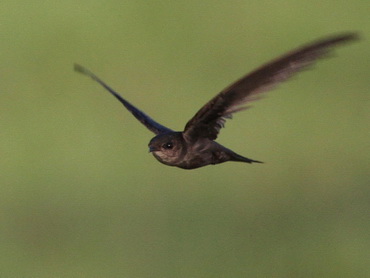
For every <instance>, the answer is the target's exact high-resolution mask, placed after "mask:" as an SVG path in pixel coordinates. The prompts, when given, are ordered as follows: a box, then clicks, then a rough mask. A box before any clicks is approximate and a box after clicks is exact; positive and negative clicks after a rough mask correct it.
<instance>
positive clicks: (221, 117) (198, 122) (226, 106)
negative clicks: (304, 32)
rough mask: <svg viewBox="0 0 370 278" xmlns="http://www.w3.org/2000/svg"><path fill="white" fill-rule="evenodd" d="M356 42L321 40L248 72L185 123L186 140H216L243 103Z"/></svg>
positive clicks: (346, 36) (347, 38) (352, 35)
mask: <svg viewBox="0 0 370 278" xmlns="http://www.w3.org/2000/svg"><path fill="white" fill-rule="evenodd" d="M355 39H357V35H356V34H355V33H347V34H342V35H338V36H333V37H328V38H323V39H321V40H318V41H316V42H313V43H311V44H308V45H305V46H303V47H300V48H298V49H296V50H294V51H291V52H289V53H287V54H285V55H284V56H282V57H279V58H277V59H275V60H273V61H272V62H270V63H267V64H265V65H263V66H262V67H260V68H258V69H257V70H255V71H253V72H251V73H249V74H248V75H246V76H244V77H243V78H241V79H240V80H238V81H236V82H235V83H233V84H232V85H230V86H229V87H227V88H226V89H224V90H223V91H222V92H220V93H219V94H218V95H216V96H215V97H214V98H213V99H211V100H210V101H209V102H208V103H206V104H205V105H204V106H203V107H202V108H201V109H200V110H199V111H198V112H197V113H196V114H195V115H194V116H193V118H191V119H190V120H189V121H188V123H187V124H186V126H185V129H184V135H185V138H186V139H187V140H190V141H192V140H196V139H197V138H199V137H203V138H209V139H211V140H214V139H216V138H217V135H218V133H219V131H220V129H221V128H222V127H223V126H224V123H225V121H226V119H227V118H231V115H232V113H234V112H238V111H240V110H243V109H245V108H246V107H245V104H247V103H248V102H250V101H253V100H256V99H258V97H259V95H260V93H263V92H266V91H268V90H271V89H272V88H274V87H275V86H276V85H277V84H278V83H280V82H283V81H285V80H287V79H288V78H289V77H291V76H292V75H294V74H295V73H297V72H298V71H300V70H303V69H305V68H307V67H308V66H310V65H312V64H313V63H314V62H315V61H316V60H317V59H319V58H322V57H324V56H326V55H327V54H328V53H329V52H330V50H331V49H332V48H333V47H334V46H336V45H339V44H342V43H345V42H349V41H352V40H355Z"/></svg>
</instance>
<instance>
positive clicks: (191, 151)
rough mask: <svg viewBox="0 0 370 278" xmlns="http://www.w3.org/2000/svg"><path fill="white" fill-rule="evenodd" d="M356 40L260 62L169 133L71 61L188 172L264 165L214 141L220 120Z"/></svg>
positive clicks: (318, 44)
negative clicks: (211, 167)
mask: <svg viewBox="0 0 370 278" xmlns="http://www.w3.org/2000/svg"><path fill="white" fill-rule="evenodd" d="M357 39H359V36H358V34H357V33H356V32H347V33H342V34H337V35H331V36H326V37H323V38H321V39H318V40H316V41H314V42H311V43H308V44H305V45H303V46H301V47H298V48H296V49H294V50H293V51H290V52H288V53H286V54H285V55H282V56H280V57H278V58H276V59H274V60H272V61H270V62H268V63H266V64H264V65H262V66H261V67H259V68H257V69H256V70H254V71H252V72H250V73H249V74H247V75H245V76H243V77H242V78H240V79H239V80H237V81H236V82H234V83H232V84H231V85H230V86H228V87H226V88H225V89H223V90H222V91H221V92H220V93H218V94H217V95H216V96H215V97H213V98H212V99H211V100H210V101H208V102H207V103H206V104H205V105H204V106H203V107H201V108H200V109H199V110H198V112H197V113H196V114H195V115H194V116H193V117H192V118H191V119H190V120H189V121H188V122H187V123H186V125H185V128H184V130H183V131H174V130H172V129H170V128H168V127H166V126H163V125H161V124H160V123H158V122H156V121H155V120H153V119H152V118H151V117H149V116H148V115H147V114H145V113H144V112H143V111H141V110H140V109H138V108H137V107H136V106H134V105H133V104H131V103H130V102H129V101H127V100H126V99H125V98H123V97H122V96H121V95H120V94H119V93H117V92H116V91H115V90H113V89H112V88H111V87H110V86H109V85H107V84H106V83H105V82H104V81H102V79H100V78H99V77H98V76H97V75H95V74H94V73H92V72H91V71H90V70H88V69H86V68H85V67H83V66H81V65H79V64H75V65H74V69H75V71H76V72H79V73H82V74H84V75H87V76H89V77H90V78H92V79H93V80H95V81H96V82H98V83H99V84H100V85H101V86H102V87H104V88H105V89H106V90H107V91H108V92H109V93H111V94H112V95H113V96H114V97H115V98H117V99H118V100H119V101H120V102H121V103H122V104H123V105H124V107H126V109H128V111H130V112H131V113H132V114H133V116H134V117H135V118H136V119H137V120H139V121H140V122H141V123H142V124H143V125H144V126H145V127H146V128H147V129H149V130H150V131H151V132H153V133H154V134H155V137H153V138H152V139H151V140H150V142H149V145H148V146H149V152H150V153H152V154H153V155H154V157H155V158H156V159H157V160H158V161H159V162H161V163H163V164H165V165H168V166H175V167H178V168H182V169H188V170H189V169H196V168H200V167H203V166H207V165H216V164H220V163H224V162H228V161H235V162H244V163H263V162H261V161H259V160H254V159H250V158H247V157H245V156H242V155H239V154H237V153H236V152H234V151H232V150H231V149H229V148H226V147H225V146H223V145H221V144H219V143H217V142H216V141H215V140H216V139H217V136H218V134H219V132H220V130H221V128H223V127H224V124H225V121H226V120H227V119H230V118H231V117H232V114H233V113H236V112H239V111H242V110H245V109H246V108H248V107H249V106H250V105H249V104H250V102H252V101H255V100H257V99H259V98H260V96H261V94H262V93H265V92H267V91H270V90H272V89H273V88H274V87H276V85H278V84H279V83H281V82H283V81H286V80H287V79H289V78H290V77H292V76H293V75H294V74H296V73H298V72H299V71H302V70H305V69H307V68H309V67H310V66H312V65H313V64H314V63H315V62H316V61H317V60H318V59H321V58H324V57H327V56H328V55H329V54H331V52H332V51H333V49H334V48H335V47H337V46H339V45H342V44H345V43H348V42H351V41H355V40H357Z"/></svg>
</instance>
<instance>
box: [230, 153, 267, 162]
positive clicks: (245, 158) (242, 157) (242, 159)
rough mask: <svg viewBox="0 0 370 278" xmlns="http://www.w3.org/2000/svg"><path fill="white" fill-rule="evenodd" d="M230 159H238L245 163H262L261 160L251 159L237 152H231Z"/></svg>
mask: <svg viewBox="0 0 370 278" xmlns="http://www.w3.org/2000/svg"><path fill="white" fill-rule="evenodd" d="M230 160H231V161H240V162H246V163H263V162H262V161H258V160H253V159H250V158H247V157H244V156H241V155H239V154H237V153H233V155H232V157H231V159H230Z"/></svg>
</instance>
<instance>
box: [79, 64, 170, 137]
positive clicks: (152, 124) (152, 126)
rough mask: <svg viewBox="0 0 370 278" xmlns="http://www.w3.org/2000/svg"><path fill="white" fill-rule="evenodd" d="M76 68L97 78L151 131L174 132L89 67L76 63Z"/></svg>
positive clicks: (156, 132)
mask: <svg viewBox="0 0 370 278" xmlns="http://www.w3.org/2000/svg"><path fill="white" fill-rule="evenodd" d="M74 69H75V71H77V72H80V73H83V74H85V75H87V76H90V77H91V78H92V79H93V80H95V81H96V82H98V83H99V84H100V85H102V86H103V87H104V88H105V89H106V90H108V91H109V92H110V93H111V94H112V95H113V96H115V97H116V98H117V99H118V100H119V101H120V102H121V103H122V104H123V105H124V106H125V107H126V108H127V109H128V110H129V111H130V112H131V113H132V115H134V116H135V118H136V119H138V120H139V121H140V122H141V123H142V124H143V125H145V126H146V127H147V128H148V129H149V130H150V131H152V132H154V133H155V134H162V133H167V132H172V130H171V129H169V128H167V127H165V126H163V125H161V124H159V123H157V122H156V121H154V120H153V119H152V118H150V117H149V116H148V115H146V114H145V113H144V112H142V111H140V110H139V109H137V108H136V107H135V106H133V105H132V104H131V103H129V102H128V101H127V100H125V99H124V98H123V97H121V96H120V95H119V94H118V93H117V92H115V91H114V90H113V89H112V88H111V87H109V86H108V85H107V84H106V83H105V82H104V81H102V80H101V79H100V78H99V77H97V76H96V75H95V74H93V73H92V72H91V71H89V70H88V69H86V68H84V67H83V66H80V65H78V64H75V65H74Z"/></svg>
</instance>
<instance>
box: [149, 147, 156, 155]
mask: <svg viewBox="0 0 370 278" xmlns="http://www.w3.org/2000/svg"><path fill="white" fill-rule="evenodd" d="M156 150H157V149H156V148H155V147H153V146H149V152H150V153H151V152H155V151H156Z"/></svg>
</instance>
